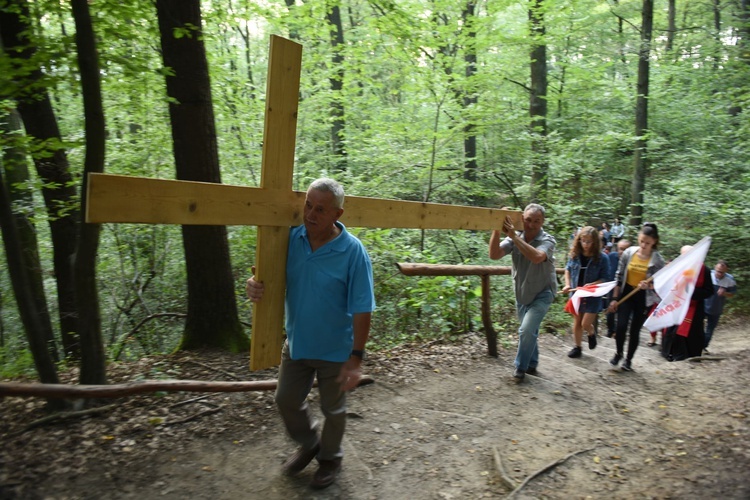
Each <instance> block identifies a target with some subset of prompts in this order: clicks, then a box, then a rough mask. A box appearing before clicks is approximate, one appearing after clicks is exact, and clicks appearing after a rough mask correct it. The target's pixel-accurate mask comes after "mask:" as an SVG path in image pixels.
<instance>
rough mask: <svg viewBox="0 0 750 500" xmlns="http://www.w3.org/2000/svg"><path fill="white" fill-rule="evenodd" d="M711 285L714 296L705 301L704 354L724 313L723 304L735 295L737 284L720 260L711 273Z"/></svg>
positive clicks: (724, 263) (724, 262)
mask: <svg viewBox="0 0 750 500" xmlns="http://www.w3.org/2000/svg"><path fill="white" fill-rule="evenodd" d="M711 283H712V284H713V287H714V292H715V294H714V295H713V296H711V297H709V298H707V299H706V302H705V308H706V335H705V343H704V346H703V350H704V354H708V344H710V343H711V339H712V338H713V336H714V330H715V329H716V325H718V324H719V318H720V317H721V313H722V312H724V304H725V303H726V301H727V299H731V298H732V297H734V294H735V293H737V282H736V281H734V276H732V275H731V274H729V266H728V265H727V263H726V261H723V260H720V261H719V262H717V263H716V265H715V266H714V269H713V271H711Z"/></svg>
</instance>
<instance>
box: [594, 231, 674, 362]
mask: <svg viewBox="0 0 750 500" xmlns="http://www.w3.org/2000/svg"><path fill="white" fill-rule="evenodd" d="M658 246H659V230H658V228H657V227H656V224H654V223H651V222H647V223H645V224H643V227H642V228H641V230H640V232H639V233H638V246H633V247H630V248H628V249H626V250H625V251H624V252H623V253H622V255H620V261H619V263H618V265H617V272H616V273H615V280H616V281H617V285H615V288H614V291H613V293H612V301H611V302H610V304H609V308H608V312H615V311H616V312H617V329H616V331H615V345H616V346H617V353H616V354H615V356H614V357H613V358H612V360H611V361H610V364H612V366H617V365H618V364H619V363H620V361H621V360H622V359H623V350H624V347H625V338H626V336H628V333H629V336H630V338H629V341H628V350H627V356H626V357H625V362H624V363H623V365H622V369H623V371H632V369H633V367H632V362H633V356H634V355H635V351H636V349H638V342H639V340H640V332H641V327H642V326H643V323H644V322H645V321H646V317H647V316H648V313H649V310H650V307H651V306H652V305H654V304H657V303H658V302H659V296H658V295H657V294H656V292H654V285H653V283H652V282H651V280H649V279H648V278H650V277H651V276H653V275H654V274H656V272H657V271H658V270H659V269H661V268H662V267H664V265H665V262H664V257H662V255H661V254H660V253H659V251H658V250H657V247H658ZM633 290H636V292H635V293H634V294H633V295H632V296H630V298H628V299H627V300H625V301H623V302H622V304H620V303H619V301H620V299H622V298H623V297H625V296H626V295H628V294H630V293H631V292H632V291H633Z"/></svg>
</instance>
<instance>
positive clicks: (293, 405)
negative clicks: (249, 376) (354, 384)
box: [276, 343, 346, 460]
mask: <svg viewBox="0 0 750 500" xmlns="http://www.w3.org/2000/svg"><path fill="white" fill-rule="evenodd" d="M342 365H343V363H334V362H331V361H321V360H316V359H298V360H293V359H291V358H290V357H289V345H288V344H286V343H285V344H284V348H283V350H282V352H281V366H280V367H279V383H278V386H277V387H276V405H277V406H278V408H279V413H280V414H281V418H282V420H283V421H284V425H285V426H286V430H287V432H288V433H289V436H290V437H291V438H292V439H293V440H294V441H296V442H297V443H298V444H299V445H300V446H302V448H304V449H306V450H309V449H312V448H314V447H315V445H317V444H318V441H320V452H319V453H318V459H320V460H333V459H335V458H341V457H342V456H343V455H344V452H343V449H342V447H341V442H342V441H343V439H344V430H345V429H346V393H345V392H341V386H340V384H339V383H338V382H336V378H337V377H338V376H339V372H340V371H341V366H342ZM316 375H317V377H318V391H319V393H320V408H321V411H322V412H323V415H324V416H325V422H324V423H323V431H322V432H321V435H320V438H318V423H317V422H316V421H315V419H314V418H313V415H312V413H311V411H310V407H309V405H308V404H307V395H308V394H310V391H311V390H312V386H313V381H314V379H315V377H316Z"/></svg>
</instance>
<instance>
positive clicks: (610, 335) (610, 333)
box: [607, 332, 615, 339]
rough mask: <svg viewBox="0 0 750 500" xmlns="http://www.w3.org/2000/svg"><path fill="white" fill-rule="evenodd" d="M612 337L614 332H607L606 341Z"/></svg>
mask: <svg viewBox="0 0 750 500" xmlns="http://www.w3.org/2000/svg"><path fill="white" fill-rule="evenodd" d="M614 336H615V332H607V338H608V339H611V338H612V337H614Z"/></svg>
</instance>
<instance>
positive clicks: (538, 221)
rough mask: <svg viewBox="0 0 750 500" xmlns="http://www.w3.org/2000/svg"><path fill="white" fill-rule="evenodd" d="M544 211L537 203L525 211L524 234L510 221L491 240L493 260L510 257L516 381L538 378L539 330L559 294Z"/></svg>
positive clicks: (553, 250)
mask: <svg viewBox="0 0 750 500" xmlns="http://www.w3.org/2000/svg"><path fill="white" fill-rule="evenodd" d="M544 219H545V211H544V207H543V206H541V205H538V204H536V203H532V204H530V205H528V206H527V207H526V208H525V209H524V211H523V231H521V232H520V233H517V232H516V228H515V227H514V225H513V222H512V221H511V220H510V217H506V218H505V220H504V221H503V229H502V233H505V235H506V236H505V238H504V239H502V240H501V231H500V230H497V229H496V230H494V231H492V234H491V236H490V242H489V255H490V258H491V259H493V260H497V259H501V258H503V257H504V256H506V255H508V254H511V259H512V263H513V271H512V274H513V282H514V286H515V296H516V312H517V314H518V320H519V322H520V326H519V327H518V351H517V353H516V359H515V361H514V365H515V368H516V369H515V371H514V372H513V377H515V378H516V379H517V380H519V381H520V380H523V379H524V377H525V376H526V374H527V373H528V374H529V375H535V374H536V371H537V366H538V365H539V345H538V342H537V338H538V337H539V326H540V325H541V324H542V320H543V319H544V316H545V315H546V314H547V311H548V310H549V307H550V305H551V304H552V301H553V300H554V298H555V292H556V291H557V277H556V276H555V256H554V253H555V244H556V242H555V238H554V237H553V236H552V235H551V234H549V233H547V232H545V231H544V230H543V229H542V226H543V225H544Z"/></svg>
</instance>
